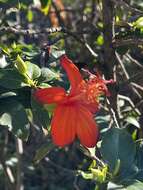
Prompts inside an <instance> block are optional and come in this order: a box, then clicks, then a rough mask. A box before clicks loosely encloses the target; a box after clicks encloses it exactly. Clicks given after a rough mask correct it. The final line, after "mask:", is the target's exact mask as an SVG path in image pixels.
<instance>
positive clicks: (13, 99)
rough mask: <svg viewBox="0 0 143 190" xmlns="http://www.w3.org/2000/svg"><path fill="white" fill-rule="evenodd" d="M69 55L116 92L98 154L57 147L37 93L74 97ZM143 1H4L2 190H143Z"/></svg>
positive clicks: (104, 111)
mask: <svg viewBox="0 0 143 190" xmlns="http://www.w3.org/2000/svg"><path fill="white" fill-rule="evenodd" d="M65 52H66V54H67V55H68V56H69V57H70V58H71V59H72V60H74V62H75V64H76V65H77V66H78V68H79V69H80V70H81V72H82V73H83V75H86V73H84V71H83V69H87V70H89V71H90V72H91V73H93V74H95V73H96V72H99V73H101V74H102V75H103V76H104V77H105V78H106V79H110V78H112V79H114V80H115V81H116V83H115V84H114V85H112V86H111V87H109V89H110V92H111V97H109V98H108V99H107V98H103V99H102V100H101V101H102V105H101V109H100V112H99V113H98V114H97V115H96V116H95V120H96V122H97V123H98V125H99V128H100V132H101V137H100V141H99V143H98V144H97V147H96V148H93V149H86V148H85V147H82V146H81V145H80V144H79V142H78V141H76V142H74V143H73V144H72V145H70V146H67V147H65V148H59V147H55V146H54V145H53V144H52V141H51V137H50V121H51V115H50V112H51V109H52V107H51V108H50V107H43V106H41V105H40V104H38V103H37V102H35V101H34V99H33V98H32V92H33V90H34V88H35V87H36V86H37V85H38V86H39V87H48V86H50V85H52V86H55V85H56V86H57V85H60V86H64V87H65V88H66V89H68V88H69V83H68V82H67V80H66V75H65V73H64V72H63V70H62V68H60V67H59V57H60V56H61V55H62V54H64V53H65ZM142 139H143V2H142V0H118V1H117V0H75V1H71V0H29V1H27V0H12V1H11V0H0V189H1V190H23V189H25V190H39V189H41V190H73V189H75V190H98V189H99V190H106V189H108V190H114V189H120V190H124V189H125V190H132V189H137V190H142V189H143V141H142Z"/></svg>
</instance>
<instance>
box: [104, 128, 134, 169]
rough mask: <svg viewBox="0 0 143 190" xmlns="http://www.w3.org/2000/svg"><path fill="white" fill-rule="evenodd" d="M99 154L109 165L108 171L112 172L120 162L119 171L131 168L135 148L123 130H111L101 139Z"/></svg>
mask: <svg viewBox="0 0 143 190" xmlns="http://www.w3.org/2000/svg"><path fill="white" fill-rule="evenodd" d="M101 153H102V156H103V159H104V160H105V161H106V162H107V163H108V164H109V167H110V170H111V171H112V172H114V169H115V168H116V164H117V162H118V160H120V170H122V169H123V168H126V169H127V168H130V167H131V165H132V163H133V161H134V159H135V154H136V147H135V144H134V142H133V140H132V138H131V136H130V135H129V134H128V133H127V132H126V130H125V129H118V128H111V129H109V130H108V131H106V133H105V136H104V137H103V141H102V143H101Z"/></svg>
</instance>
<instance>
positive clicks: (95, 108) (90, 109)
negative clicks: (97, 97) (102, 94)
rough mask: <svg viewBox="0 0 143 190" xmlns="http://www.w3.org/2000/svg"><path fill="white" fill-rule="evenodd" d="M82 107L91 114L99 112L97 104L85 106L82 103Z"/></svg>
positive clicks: (85, 104)
mask: <svg viewBox="0 0 143 190" xmlns="http://www.w3.org/2000/svg"><path fill="white" fill-rule="evenodd" d="M84 106H85V107H86V108H87V109H88V110H89V111H90V112H91V113H92V114H94V113H96V112H98V111H99V103H98V102H97V103H90V104H87V103H85V102H84Z"/></svg>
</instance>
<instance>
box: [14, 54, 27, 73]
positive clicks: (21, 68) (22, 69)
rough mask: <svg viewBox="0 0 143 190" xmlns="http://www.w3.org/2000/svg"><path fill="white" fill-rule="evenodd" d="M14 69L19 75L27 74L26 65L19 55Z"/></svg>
mask: <svg viewBox="0 0 143 190" xmlns="http://www.w3.org/2000/svg"><path fill="white" fill-rule="evenodd" d="M16 67H17V69H18V71H19V72H20V73H21V74H25V73H26V72H27V65H26V63H25V62H24V61H23V59H22V58H21V57H20V56H19V55H18V56H17V59H16Z"/></svg>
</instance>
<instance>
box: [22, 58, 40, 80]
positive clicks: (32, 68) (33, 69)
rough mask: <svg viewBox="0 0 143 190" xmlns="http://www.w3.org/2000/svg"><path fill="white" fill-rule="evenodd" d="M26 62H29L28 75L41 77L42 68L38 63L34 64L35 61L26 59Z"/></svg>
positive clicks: (33, 77) (34, 77)
mask: <svg viewBox="0 0 143 190" xmlns="http://www.w3.org/2000/svg"><path fill="white" fill-rule="evenodd" d="M25 63H26V64H27V67H28V68H27V75H28V76H29V77H30V78H31V79H37V78H39V77H40V75H41V69H40V68H39V67H38V66H37V65H35V64H33V63H31V62H29V61H26V62H25Z"/></svg>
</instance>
